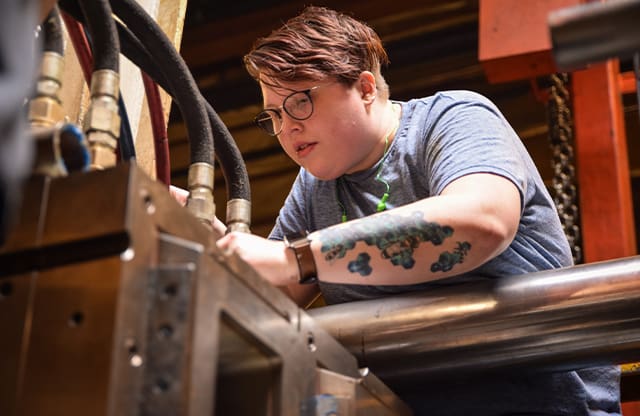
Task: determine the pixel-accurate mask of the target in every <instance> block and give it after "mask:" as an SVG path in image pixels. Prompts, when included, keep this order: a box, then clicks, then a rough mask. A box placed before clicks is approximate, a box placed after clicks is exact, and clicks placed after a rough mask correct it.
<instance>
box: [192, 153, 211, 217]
mask: <svg viewBox="0 0 640 416" xmlns="http://www.w3.org/2000/svg"><path fill="white" fill-rule="evenodd" d="M187 181H188V182H187V189H188V190H189V196H188V198H187V209H188V210H189V211H190V212H191V213H192V214H193V215H194V216H196V218H198V219H199V220H200V221H201V222H203V223H205V224H207V225H208V226H211V225H212V224H213V221H214V218H215V215H216V205H215V202H214V200H213V183H214V168H213V166H212V165H210V164H208V163H204V162H197V163H192V164H191V165H189V175H188V178H187Z"/></svg>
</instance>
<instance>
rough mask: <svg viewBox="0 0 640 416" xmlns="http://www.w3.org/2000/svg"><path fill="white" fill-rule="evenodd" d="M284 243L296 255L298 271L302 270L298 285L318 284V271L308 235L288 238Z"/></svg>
mask: <svg viewBox="0 0 640 416" xmlns="http://www.w3.org/2000/svg"><path fill="white" fill-rule="evenodd" d="M284 243H285V244H286V246H287V248H289V249H291V250H293V253H294V254H295V255H296V261H297V262H298V270H300V279H299V280H298V283H300V284H302V285H304V284H310V283H316V282H317V281H318V271H317V269H316V262H315V260H314V259H313V252H312V251H311V240H309V239H308V238H307V234H306V233H305V234H297V235H289V236H286V237H285V239H284Z"/></svg>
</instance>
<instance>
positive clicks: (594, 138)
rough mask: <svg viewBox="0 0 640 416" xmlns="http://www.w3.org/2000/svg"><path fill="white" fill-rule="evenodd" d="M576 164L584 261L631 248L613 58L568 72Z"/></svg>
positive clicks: (620, 110)
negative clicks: (569, 74)
mask: <svg viewBox="0 0 640 416" xmlns="http://www.w3.org/2000/svg"><path fill="white" fill-rule="evenodd" d="M572 80H573V81H572V82H573V83H572V87H573V106H574V125H575V143H576V149H575V150H576V154H575V156H576V157H575V158H576V165H577V172H578V184H579V194H580V216H581V220H582V237H583V239H582V240H583V250H584V259H585V262H586V263H590V262H594V261H600V260H608V259H613V258H619V257H625V256H632V255H634V254H636V236H635V231H634V230H635V228H634V219H633V205H632V197H631V179H630V172H629V161H628V155H627V141H626V134H625V126H624V114H623V107H622V98H621V95H620V87H619V71H618V61H617V60H610V61H607V62H606V63H602V64H598V65H593V66H592V67H590V68H589V69H585V70H580V71H576V72H574V73H573V77H572Z"/></svg>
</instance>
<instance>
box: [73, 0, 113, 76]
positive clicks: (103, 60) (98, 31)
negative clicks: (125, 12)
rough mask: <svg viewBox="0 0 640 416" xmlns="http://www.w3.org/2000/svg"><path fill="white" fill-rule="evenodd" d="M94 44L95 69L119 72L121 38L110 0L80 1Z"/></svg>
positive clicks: (92, 43)
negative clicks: (112, 15)
mask: <svg viewBox="0 0 640 416" xmlns="http://www.w3.org/2000/svg"><path fill="white" fill-rule="evenodd" d="M79 3H80V8H81V9H82V14H83V15H84V16H85V18H86V26H87V28H88V31H89V33H90V34H91V45H92V46H93V70H94V71H98V70H102V69H109V70H112V71H114V72H116V73H118V72H119V62H120V40H119V38H118V32H117V30H116V24H115V22H114V20H113V18H112V17H111V14H112V13H111V6H110V5H109V1H108V0H88V1H80V2H79Z"/></svg>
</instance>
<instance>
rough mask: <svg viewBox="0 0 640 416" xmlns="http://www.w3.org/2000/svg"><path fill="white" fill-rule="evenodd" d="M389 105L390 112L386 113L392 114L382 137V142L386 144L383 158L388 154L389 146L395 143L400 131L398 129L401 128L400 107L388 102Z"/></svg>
mask: <svg viewBox="0 0 640 416" xmlns="http://www.w3.org/2000/svg"><path fill="white" fill-rule="evenodd" d="M388 104H389V105H388V107H387V108H388V110H386V113H387V114H390V117H388V119H389V121H388V122H387V123H388V127H387V129H386V130H385V133H384V136H382V142H383V143H384V150H383V152H382V156H383V157H384V155H386V154H387V150H388V149H389V145H390V144H391V142H392V141H393V138H394V137H395V135H396V132H397V131H398V127H399V126H400V115H399V114H398V111H399V110H400V109H399V106H398V105H396V104H393V103H392V102H391V101H388Z"/></svg>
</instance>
